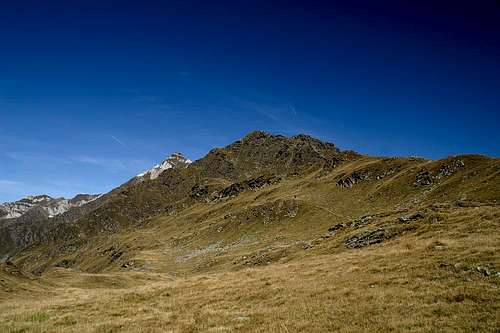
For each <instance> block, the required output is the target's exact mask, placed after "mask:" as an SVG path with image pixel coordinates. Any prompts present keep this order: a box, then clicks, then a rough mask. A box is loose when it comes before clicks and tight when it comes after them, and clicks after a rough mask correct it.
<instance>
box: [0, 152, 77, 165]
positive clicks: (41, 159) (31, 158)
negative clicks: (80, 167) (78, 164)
mask: <svg viewBox="0 0 500 333" xmlns="http://www.w3.org/2000/svg"><path fill="white" fill-rule="evenodd" d="M4 155H5V156H7V157H8V158H10V159H12V160H15V161H19V162H26V163H47V164H56V163H59V164H68V163H71V160H69V159H68V158H65V157H58V156H53V155H48V154H42V153H34V152H26V151H8V152H5V153H4Z"/></svg>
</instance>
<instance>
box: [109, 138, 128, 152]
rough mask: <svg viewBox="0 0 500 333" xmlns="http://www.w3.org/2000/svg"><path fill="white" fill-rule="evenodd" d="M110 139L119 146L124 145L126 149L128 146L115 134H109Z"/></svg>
mask: <svg viewBox="0 0 500 333" xmlns="http://www.w3.org/2000/svg"><path fill="white" fill-rule="evenodd" d="M110 137H111V139H113V140H114V141H115V142H116V143H118V144H119V145H120V146H122V147H124V148H127V149H128V146H127V145H126V144H124V143H123V142H122V141H121V140H120V139H118V138H117V137H116V136H114V135H110Z"/></svg>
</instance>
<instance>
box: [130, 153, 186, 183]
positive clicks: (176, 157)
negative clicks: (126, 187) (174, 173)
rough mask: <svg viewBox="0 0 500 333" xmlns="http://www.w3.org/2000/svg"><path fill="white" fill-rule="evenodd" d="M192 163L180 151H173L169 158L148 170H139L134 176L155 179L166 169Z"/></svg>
mask: <svg viewBox="0 0 500 333" xmlns="http://www.w3.org/2000/svg"><path fill="white" fill-rule="evenodd" d="M190 163H192V161H191V160H190V159H187V158H186V157H184V155H182V154H181V153H173V154H172V155H170V157H169V158H167V159H166V160H164V161H163V162H161V163H160V164H156V165H155V166H154V167H152V168H151V169H149V170H146V171H144V172H141V173H140V174H138V175H137V176H136V178H140V179H155V178H158V176H159V175H160V174H161V173H162V172H163V171H165V170H167V169H175V168H177V167H181V166H187V165H188V164H190Z"/></svg>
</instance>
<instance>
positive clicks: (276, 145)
mask: <svg viewBox="0 0 500 333" xmlns="http://www.w3.org/2000/svg"><path fill="white" fill-rule="evenodd" d="M0 215H1V216H2V220H1V221H0V257H1V258H3V260H2V263H1V264H0V330H5V331H47V332H50V331H69V332H90V331H125V332H137V331H149V332H156V331H181V332H191V331H193V332H194V331H207V332H209V331H244V332H255V331H280V332H281V331H283V332H292V331H294V332H326V331H342V332H347V331H350V332H359V331H366V332H368V331H380V332H382V331H397V332H400V331H414V332H422V331H440V332H441V331H442V332H446V331H449V332H452V331H490V332H495V331H496V330H497V329H498V327H499V326H498V325H499V320H498V311H499V310H500V309H499V304H500V293H499V290H500V257H499V256H498V253H499V250H500V233H498V230H499V229H498V228H499V221H500V159H499V158H491V157H487V156H482V155H461V156H450V157H446V158H444V159H440V160H427V159H423V158H417V157H375V156H367V155H362V154H359V153H356V152H353V151H344V150H341V149H339V148H338V147H336V146H335V145H334V144H332V143H328V142H323V141H321V140H318V139H315V138H313V137H311V136H308V135H296V136H292V137H286V136H282V135H273V134H269V133H265V132H260V131H257V132H252V133H250V134H248V135H246V136H245V137H243V138H241V139H240V140H238V141H236V142H234V143H232V144H230V145H228V146H226V147H222V148H214V149H212V150H211V151H210V152H209V153H208V154H207V155H206V156H204V157H203V158H201V159H198V160H196V161H193V162H191V161H190V160H188V159H187V158H186V157H184V156H183V155H182V154H179V153H175V154H173V155H172V156H171V157H169V158H168V159H167V160H165V161H164V162H162V163H160V164H158V165H156V166H154V167H153V168H152V169H150V170H148V171H146V172H144V173H141V174H139V175H138V176H136V177H134V178H132V179H131V181H129V182H127V183H125V184H122V185H120V186H118V187H116V188H115V189H113V190H112V191H110V192H109V193H106V194H104V195H100V196H87V195H79V196H77V197H75V198H73V199H71V200H66V199H53V198H50V197H48V196H37V197H28V198H25V199H22V200H20V201H17V202H15V203H10V204H4V205H2V206H0Z"/></svg>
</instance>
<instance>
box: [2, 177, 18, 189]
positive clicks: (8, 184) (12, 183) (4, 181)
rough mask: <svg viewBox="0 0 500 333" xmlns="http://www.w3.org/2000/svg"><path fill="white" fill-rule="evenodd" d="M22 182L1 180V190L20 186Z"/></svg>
mask: <svg viewBox="0 0 500 333" xmlns="http://www.w3.org/2000/svg"><path fill="white" fill-rule="evenodd" d="M22 184H23V183H22V182H18V181H15V180H7V179H0V188H2V187H10V186H18V185H22Z"/></svg>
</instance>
